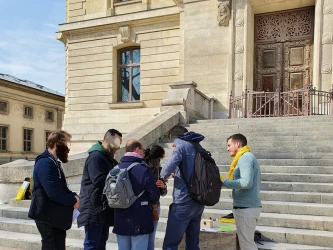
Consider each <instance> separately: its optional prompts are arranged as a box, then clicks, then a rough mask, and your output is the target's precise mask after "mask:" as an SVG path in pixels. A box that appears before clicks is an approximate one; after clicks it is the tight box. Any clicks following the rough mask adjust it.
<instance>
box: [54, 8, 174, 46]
mask: <svg viewBox="0 0 333 250" xmlns="http://www.w3.org/2000/svg"><path fill="white" fill-rule="evenodd" d="M173 20H179V8H178V7H177V6H173V7H167V8H161V9H155V10H150V11H141V12H136V13H129V14H124V15H118V16H111V17H103V18H96V19H91V20H84V21H79V22H73V23H65V24H60V25H59V32H57V39H58V40H60V41H62V42H65V41H66V36H67V35H72V34H80V33H87V32H96V31H100V30H106V29H110V28H111V29H114V28H119V27H120V26H124V25H127V24H131V26H133V24H135V26H139V25H143V24H148V23H157V22H169V21H173Z"/></svg>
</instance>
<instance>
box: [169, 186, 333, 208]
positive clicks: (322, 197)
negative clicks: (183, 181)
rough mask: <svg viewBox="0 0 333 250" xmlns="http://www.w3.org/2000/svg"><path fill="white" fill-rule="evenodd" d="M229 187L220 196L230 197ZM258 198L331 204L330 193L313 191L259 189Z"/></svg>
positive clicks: (332, 198) (332, 197) (170, 192)
mask: <svg viewBox="0 0 333 250" xmlns="http://www.w3.org/2000/svg"><path fill="white" fill-rule="evenodd" d="M231 192H232V191H231V190H230V189H222V190H221V198H223V199H231V198H232V193H231ZM168 193H169V194H172V187H168ZM260 198H261V200H263V201H282V202H303V203H317V204H333V194H332V193H322V192H321V193H313V192H286V191H266V190H261V191H260Z"/></svg>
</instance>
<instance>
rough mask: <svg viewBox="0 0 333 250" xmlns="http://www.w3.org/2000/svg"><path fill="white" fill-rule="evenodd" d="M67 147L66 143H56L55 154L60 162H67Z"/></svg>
mask: <svg viewBox="0 0 333 250" xmlns="http://www.w3.org/2000/svg"><path fill="white" fill-rule="evenodd" d="M68 153H69V148H68V147H67V146H66V145H57V149H56V154H57V156H58V158H59V160H60V161H61V162H62V163H66V162H68Z"/></svg>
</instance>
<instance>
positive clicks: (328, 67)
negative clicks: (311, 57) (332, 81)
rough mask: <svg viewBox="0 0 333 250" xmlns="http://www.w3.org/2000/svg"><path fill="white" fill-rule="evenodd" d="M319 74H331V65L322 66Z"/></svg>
mask: <svg viewBox="0 0 333 250" xmlns="http://www.w3.org/2000/svg"><path fill="white" fill-rule="evenodd" d="M321 72H322V73H323V74H331V73H332V65H329V64H325V65H323V67H322V68H321Z"/></svg>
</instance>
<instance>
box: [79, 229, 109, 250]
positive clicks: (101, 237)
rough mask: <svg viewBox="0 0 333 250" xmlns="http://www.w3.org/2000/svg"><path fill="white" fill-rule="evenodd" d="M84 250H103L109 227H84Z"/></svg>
mask: <svg viewBox="0 0 333 250" xmlns="http://www.w3.org/2000/svg"><path fill="white" fill-rule="evenodd" d="M84 231H85V238H84V243H83V246H84V250H105V245H106V241H107V240H108V238H109V226H100V227H97V226H91V225H86V226H84Z"/></svg>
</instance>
